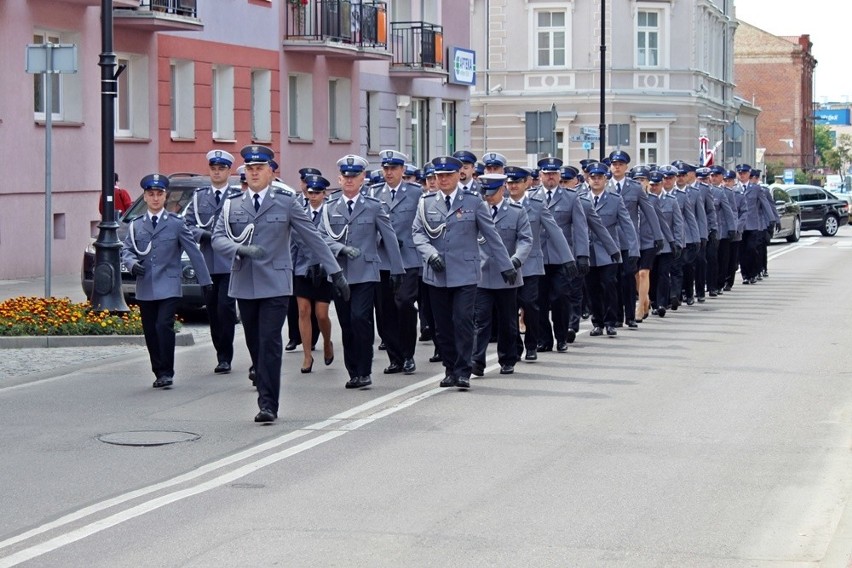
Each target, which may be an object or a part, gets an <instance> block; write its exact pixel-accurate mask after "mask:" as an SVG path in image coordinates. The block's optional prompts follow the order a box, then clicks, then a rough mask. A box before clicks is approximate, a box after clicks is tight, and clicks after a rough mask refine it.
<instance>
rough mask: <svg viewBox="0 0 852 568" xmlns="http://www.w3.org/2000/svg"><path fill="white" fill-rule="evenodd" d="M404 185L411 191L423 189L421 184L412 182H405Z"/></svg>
mask: <svg viewBox="0 0 852 568" xmlns="http://www.w3.org/2000/svg"><path fill="white" fill-rule="evenodd" d="M405 183H406V185H408V186H409V187H411V188H412V189H420V190H422V189H423V184H420V183H417V182H414V181H408V182H405Z"/></svg>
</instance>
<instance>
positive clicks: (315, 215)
mask: <svg viewBox="0 0 852 568" xmlns="http://www.w3.org/2000/svg"><path fill="white" fill-rule="evenodd" d="M317 213H319V211H314V212H313V216H312V217H311V221H316V220H317Z"/></svg>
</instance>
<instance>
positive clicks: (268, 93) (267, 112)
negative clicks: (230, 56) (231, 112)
mask: <svg viewBox="0 0 852 568" xmlns="http://www.w3.org/2000/svg"><path fill="white" fill-rule="evenodd" d="M251 138H252V140H255V141H258V142H270V141H271V140H272V73H271V72H270V71H268V70H266V69H254V70H252V72H251Z"/></svg>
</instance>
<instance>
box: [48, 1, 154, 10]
mask: <svg viewBox="0 0 852 568" xmlns="http://www.w3.org/2000/svg"><path fill="white" fill-rule="evenodd" d="M60 1H61V2H65V3H66V4H77V5H78V6H100V5H101V0H60ZM138 5H139V0H112V7H113V8H135V7H136V6H138Z"/></svg>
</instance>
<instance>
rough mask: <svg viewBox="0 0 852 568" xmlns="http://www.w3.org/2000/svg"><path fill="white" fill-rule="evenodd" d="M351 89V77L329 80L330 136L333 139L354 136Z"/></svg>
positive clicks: (346, 138) (347, 138)
mask: <svg viewBox="0 0 852 568" xmlns="http://www.w3.org/2000/svg"><path fill="white" fill-rule="evenodd" d="M351 91H352V87H351V83H350V81H349V79H344V78H340V77H336V78H332V79H329V80H328V137H329V139H331V140H349V139H350V138H351V137H352V127H351V122H352V121H351V116H352V113H351V112H350V106H351V102H350V101H351V96H350V93H351Z"/></svg>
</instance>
